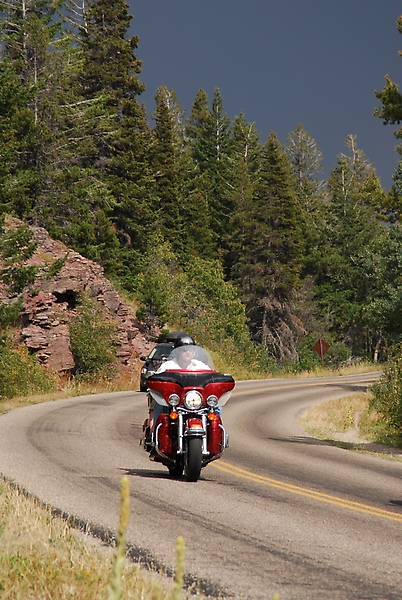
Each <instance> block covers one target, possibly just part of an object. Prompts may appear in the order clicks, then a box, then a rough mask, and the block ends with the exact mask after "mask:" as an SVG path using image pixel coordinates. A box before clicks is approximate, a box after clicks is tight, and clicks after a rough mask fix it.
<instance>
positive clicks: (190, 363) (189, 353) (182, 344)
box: [156, 335, 211, 373]
mask: <svg viewBox="0 0 402 600" xmlns="http://www.w3.org/2000/svg"><path fill="white" fill-rule="evenodd" d="M176 348H182V350H181V351H179V352H174V353H173V354H174V358H173V359H171V360H167V361H166V362H164V363H162V364H161V366H160V367H159V369H158V370H157V371H156V372H157V373H163V372H164V371H177V370H182V369H186V371H203V370H207V371H210V370H211V367H210V366H209V365H207V364H206V363H204V362H203V361H201V360H198V359H197V358H196V357H195V356H196V350H197V346H196V343H195V341H194V340H193V338H192V337H191V336H189V335H186V336H183V337H181V338H179V339H177V340H176V341H175V343H174V349H176Z"/></svg>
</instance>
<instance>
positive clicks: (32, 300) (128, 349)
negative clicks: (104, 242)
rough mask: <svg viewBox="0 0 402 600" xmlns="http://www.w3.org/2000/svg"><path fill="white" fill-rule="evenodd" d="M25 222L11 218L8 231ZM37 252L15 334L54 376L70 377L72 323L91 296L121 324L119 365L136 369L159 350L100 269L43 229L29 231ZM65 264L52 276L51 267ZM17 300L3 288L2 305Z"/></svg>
mask: <svg viewBox="0 0 402 600" xmlns="http://www.w3.org/2000/svg"><path fill="white" fill-rule="evenodd" d="M20 226H22V223H20V222H19V221H17V220H15V219H8V221H7V228H16V227H20ZM30 229H31V231H32V240H33V241H35V242H36V244H37V248H36V250H35V252H34V254H33V256H32V257H31V258H29V259H28V260H27V261H25V262H24V266H29V265H33V266H35V267H37V273H38V275H37V277H36V279H35V282H34V284H32V285H31V286H30V287H29V288H27V289H26V290H24V292H23V312H22V323H23V325H22V328H21V329H20V330H19V331H18V332H17V333H16V335H17V336H18V337H19V339H20V341H21V343H23V344H25V346H26V347H27V348H28V349H29V350H30V352H32V353H35V354H36V355H37V357H38V359H39V361H40V362H41V363H42V364H43V365H44V366H45V367H46V368H48V369H50V370H52V371H56V372H66V373H68V372H71V371H73V369H74V357H73V355H72V352H71V346H70V337H69V323H70V321H71V318H72V317H73V316H74V314H75V307H76V302H77V296H78V294H79V293H80V292H87V293H89V294H90V295H91V296H92V297H94V298H96V299H97V300H98V302H100V303H102V304H103V306H104V307H105V308H106V309H107V310H108V311H109V312H110V313H112V314H113V315H114V317H115V319H116V321H117V323H118V348H117V357H118V361H119V363H120V364H121V365H123V366H125V367H126V368H128V369H132V370H133V371H135V370H137V369H138V366H139V357H140V356H141V355H142V354H147V353H148V352H149V350H150V349H151V348H152V347H153V346H154V345H155V342H154V341H152V339H151V337H150V335H149V334H148V333H147V332H146V331H145V330H144V328H143V327H142V326H141V324H140V323H139V322H138V320H137V319H136V316H135V311H134V309H133V308H132V307H130V306H129V305H127V304H126V303H125V302H124V301H123V300H122V299H121V297H120V295H119V294H118V293H117V291H116V289H115V288H114V286H113V285H112V284H111V283H110V281H109V280H108V279H107V278H106V277H105V276H104V272H103V269H102V267H101V266H100V265H98V264H96V263H94V262H92V261H90V260H88V259H86V258H84V257H83V256H81V255H80V254H78V253H77V252H74V251H73V250H71V249H69V248H67V247H66V246H65V245H64V244H63V243H62V242H59V241H55V240H53V239H52V238H51V237H50V236H49V234H48V233H47V231H46V230H45V229H42V228H39V227H32V228H30ZM56 261H58V264H60V265H61V268H60V269H59V270H56V269H55V270H56V274H55V275H53V276H49V272H51V270H52V269H51V266H52V265H54V264H56ZM13 300H15V296H14V297H13V295H12V294H11V293H10V292H9V291H8V289H7V287H6V286H5V285H4V284H1V283H0V301H1V302H6V303H9V302H12V301H13Z"/></svg>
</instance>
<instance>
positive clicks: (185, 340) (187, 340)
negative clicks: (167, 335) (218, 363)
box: [174, 335, 196, 348]
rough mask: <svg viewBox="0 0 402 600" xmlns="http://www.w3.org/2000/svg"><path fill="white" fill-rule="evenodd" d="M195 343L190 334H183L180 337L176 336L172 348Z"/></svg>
mask: <svg viewBox="0 0 402 600" xmlns="http://www.w3.org/2000/svg"><path fill="white" fill-rule="evenodd" d="M195 345H196V343H195V341H194V340H193V338H192V337H191V335H183V336H182V337H179V338H177V340H176V341H175V343H174V348H180V346H195Z"/></svg>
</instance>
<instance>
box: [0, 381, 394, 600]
mask: <svg viewBox="0 0 402 600" xmlns="http://www.w3.org/2000/svg"><path fill="white" fill-rule="evenodd" d="M369 379H370V378H369V376H364V375H362V376H353V377H351V376H350V377H337V378H327V379H304V380H293V379H292V380H280V381H279V380H270V381H254V382H239V383H238V384H237V386H236V389H235V391H234V394H233V396H232V399H231V400H230V401H229V403H228V404H227V405H226V407H225V409H224V418H225V425H226V427H227V429H228V432H229V436H230V448H229V449H228V450H227V451H226V453H225V455H224V457H223V458H222V459H221V460H220V461H217V462H216V463H213V464H211V465H209V466H208V467H207V468H206V469H204V470H203V472H202V477H201V479H200V481H198V482H197V483H188V482H186V481H185V480H184V479H183V480H178V481H175V480H171V479H170V478H169V477H168V476H167V469H166V468H164V467H163V466H160V465H158V464H156V463H152V462H150V461H149V460H148V457H147V455H146V453H145V452H144V451H143V449H142V448H140V447H139V445H138V444H139V438H140V436H141V424H142V421H143V419H144V418H145V414H146V409H145V395H144V394H142V393H139V392H131V393H126V392H124V393H120V394H104V395H98V396H86V397H80V398H73V399H70V400H60V401H56V402H51V403H45V404H41V405H37V406H32V407H25V408H20V409H16V410H14V411H12V412H10V413H8V414H6V415H3V416H1V417H0V472H1V473H3V474H4V475H6V476H7V477H8V478H10V479H13V480H15V481H17V482H18V483H20V484H22V485H23V486H24V487H25V488H26V489H28V490H29V491H31V492H32V493H33V494H35V495H36V496H38V497H39V498H41V499H43V500H44V501H46V502H48V503H49V504H51V505H52V506H54V507H57V508H60V509H61V510H63V511H66V512H69V513H70V514H74V515H77V516H79V517H80V518H82V519H84V520H85V521H87V522H90V523H92V524H93V525H94V526H99V527H100V528H103V529H107V528H110V529H112V530H115V528H116V525H117V519H118V505H119V483H120V480H121V477H122V476H123V475H128V477H129V481H130V490H131V521H130V526H129V531H128V540H129V542H130V543H131V544H132V545H133V552H134V554H135V553H136V554H137V555H138V556H139V557H141V558H142V559H143V560H145V561H148V562H149V561H154V563H155V564H158V565H166V566H168V567H169V566H172V565H173V564H174V553H175V541H176V538H177V536H179V535H181V536H183V537H184V539H185V542H186V569H187V571H188V573H189V574H191V576H192V577H193V578H194V579H195V580H198V581H199V582H201V586H202V589H203V590H204V591H207V592H209V593H210V594H211V595H215V596H217V594H218V593H221V595H222V596H225V595H227V596H230V597H232V598H235V599H241V600H248V599H250V600H251V599H253V600H260V599H261V600H262V599H263V600H267V599H270V598H272V595H273V594H274V592H275V591H278V592H279V593H280V597H281V600H309V599H320V600H326V599H328V600H338V599H339V600H349V599H352V598H353V600H363V599H365V600H366V599H367V600H374V599H378V600H385V599H386V600H392V599H395V600H397V599H398V600H400V599H401V598H402V592H401V590H402V535H401V532H402V463H401V462H397V461H389V460H384V459H382V458H379V457H375V456H369V455H362V454H357V453H354V452H350V451H347V450H343V449H340V448H336V447H333V446H330V445H327V444H325V443H324V442H320V441H318V440H316V439H314V438H312V437H310V436H308V435H307V434H306V433H305V432H304V430H303V429H301V428H300V426H299V425H298V420H297V418H298V415H299V414H300V412H301V411H302V410H304V409H305V408H306V407H307V406H308V405H310V404H311V403H312V402H321V401H322V400H324V399H330V398H335V397H339V396H342V395H347V394H350V393H352V392H355V391H359V390H360V389H362V388H364V387H365V386H366V384H367V383H368V381H369Z"/></svg>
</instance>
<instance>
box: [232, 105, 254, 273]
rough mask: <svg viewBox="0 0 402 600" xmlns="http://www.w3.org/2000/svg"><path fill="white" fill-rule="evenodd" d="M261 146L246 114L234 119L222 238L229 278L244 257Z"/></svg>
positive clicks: (252, 124)
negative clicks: (226, 204) (229, 204)
mask: <svg viewBox="0 0 402 600" xmlns="http://www.w3.org/2000/svg"><path fill="white" fill-rule="evenodd" d="M261 153H262V147H261V142H260V136H259V134H258V133H257V131H256V129H255V126H254V123H248V122H247V121H246V119H245V116H244V114H243V113H241V114H240V115H239V116H237V117H235V119H234V120H233V124H232V128H231V137H230V151H229V155H230V157H231V165H230V202H231V204H232V206H233V210H232V211H230V212H229V218H228V221H227V224H226V231H225V234H224V235H223V246H224V248H225V251H226V252H225V256H224V259H225V267H226V271H227V274H228V276H229V277H231V274H232V270H233V268H234V267H235V265H236V264H237V263H238V261H239V258H240V257H241V256H242V254H243V244H244V239H245V236H247V226H246V218H247V212H248V211H250V208H249V207H250V204H251V203H252V201H253V196H254V189H255V187H256V185H257V182H258V179H259V170H260V167H261Z"/></svg>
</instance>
